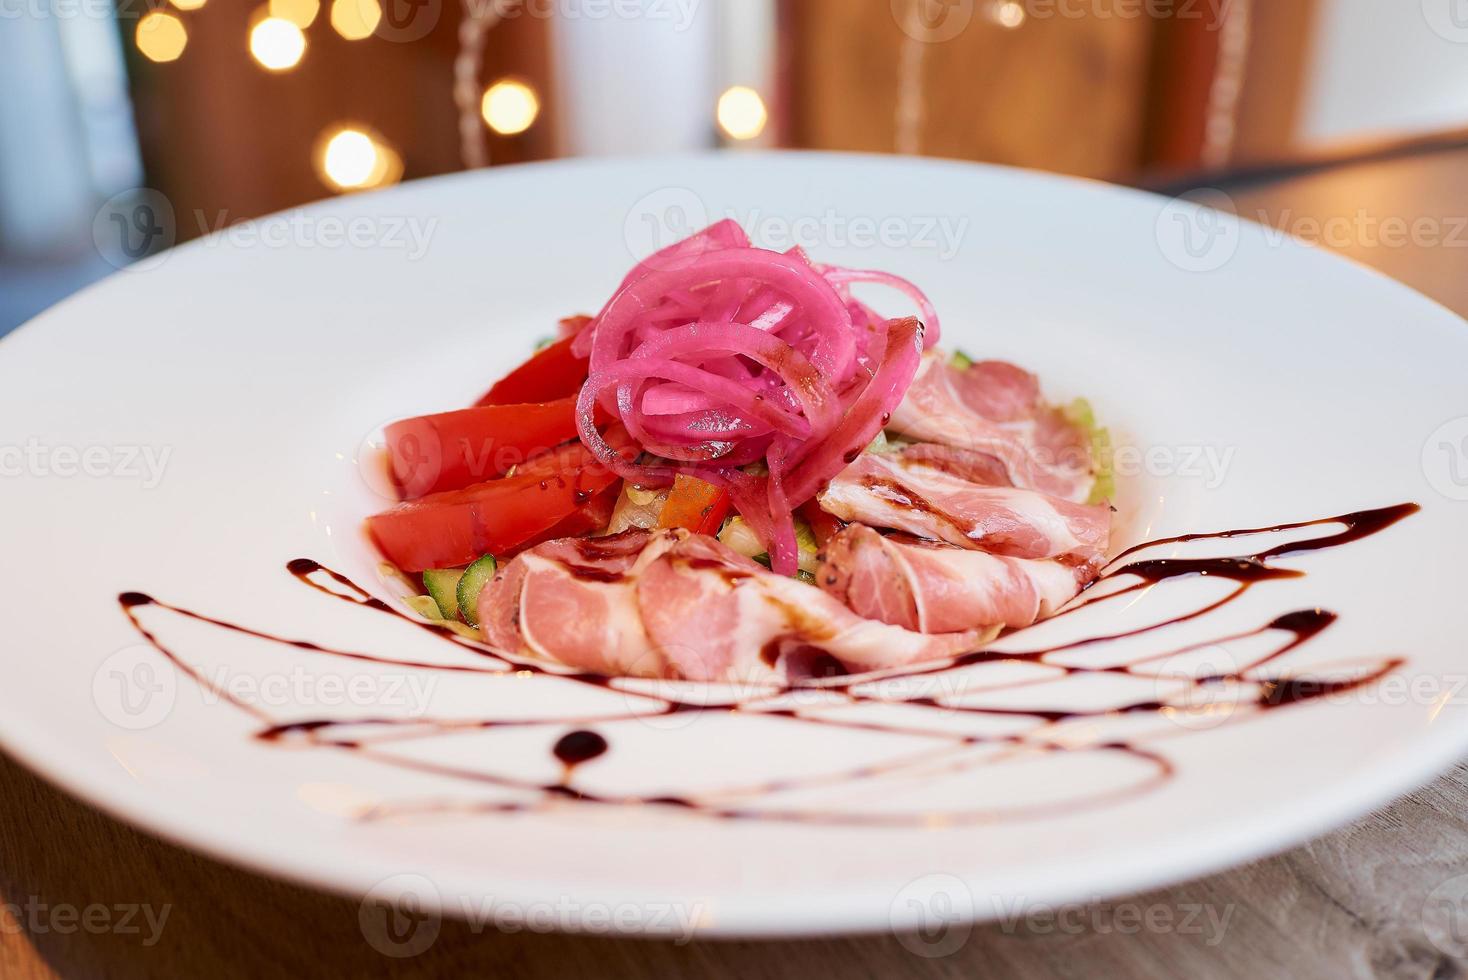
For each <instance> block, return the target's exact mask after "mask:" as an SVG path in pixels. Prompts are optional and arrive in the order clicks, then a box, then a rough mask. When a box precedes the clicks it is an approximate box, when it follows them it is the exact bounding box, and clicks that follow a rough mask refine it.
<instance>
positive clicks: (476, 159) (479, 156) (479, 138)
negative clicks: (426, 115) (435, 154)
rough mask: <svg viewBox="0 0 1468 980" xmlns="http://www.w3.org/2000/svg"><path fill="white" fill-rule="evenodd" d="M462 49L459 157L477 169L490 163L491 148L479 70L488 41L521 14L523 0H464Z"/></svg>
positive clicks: (457, 63) (457, 77)
mask: <svg viewBox="0 0 1468 980" xmlns="http://www.w3.org/2000/svg"><path fill="white" fill-rule="evenodd" d="M460 4H461V5H462V6H463V16H462V17H460V18H459V50H458V52H457V53H456V54H455V55H454V108H456V109H457V110H458V111H459V156H460V157H461V158H462V159H463V161H464V166H465V167H467V168H469V169H470V170H473V169H475V168H477V167H487V166H489V147H488V145H487V142H486V140H485V138H484V127H483V126H481V125H480V124H479V120H480V118H481V116H482V115H483V112H484V104H483V103H484V100H483V97H482V96H481V95H480V92H479V70H480V69H481V68H482V67H484V42H485V39H486V38H487V37H488V36H489V32H490V31H492V30H494V29H495V27H497V26H498V25H499V24H500V22H501V21H502V20H504V18H506V17H508V16H511V15H512V14H515V13H518V12H519V11H518V10H517V7H518V6H519V0H505V2H503V3H499V4H492V3H482V2H480V0H460Z"/></svg>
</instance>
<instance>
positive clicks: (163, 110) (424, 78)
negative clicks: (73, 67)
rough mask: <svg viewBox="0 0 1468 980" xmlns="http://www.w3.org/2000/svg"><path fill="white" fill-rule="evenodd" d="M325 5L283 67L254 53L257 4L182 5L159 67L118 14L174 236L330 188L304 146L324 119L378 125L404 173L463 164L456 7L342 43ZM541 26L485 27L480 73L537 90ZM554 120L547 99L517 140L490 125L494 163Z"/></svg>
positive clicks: (541, 146)
mask: <svg viewBox="0 0 1468 980" xmlns="http://www.w3.org/2000/svg"><path fill="white" fill-rule="evenodd" d="M329 7H330V0H323V3H322V10H321V13H320V15H318V17H317V19H316V21H315V22H314V23H313V24H312V25H311V26H310V27H309V28H308V29H307V31H306V36H307V41H308V47H307V50H306V55H305V57H304V58H303V59H302V61H301V63H300V64H299V65H298V66H297V67H296V68H295V69H294V70H292V71H289V72H285V73H281V74H272V73H270V72H267V71H265V70H264V69H262V68H261V67H260V66H259V65H257V64H256V63H255V61H254V60H253V59H252V58H251V57H250V54H249V51H248V50H247V36H248V31H249V25H250V17H251V12H252V10H253V9H254V6H253V5H251V4H248V3H245V4H241V3H234V2H217V3H210V4H208V5H206V6H205V7H204V8H202V9H200V10H197V11H192V12H188V13H184V14H181V15H180V16H181V17H182V19H183V21H184V23H185V24H186V25H187V28H188V31H189V43H188V47H187V49H186V50H185V51H184V54H183V56H182V57H181V58H180V59H179V60H177V61H175V62H172V63H169V64H153V63H152V62H149V61H146V60H145V59H143V58H142V57H141V56H140V55H138V53H137V52H136V50H135V49H134V48H133V45H132V43H131V30H132V22H130V21H129V22H124V24H123V30H124V32H125V34H126V40H127V46H128V49H129V51H130V57H129V70H130V73H131V77H132V80H133V100H134V105H135V112H136V115H137V120H138V130H139V138H140V141H141V143H142V147H143V155H144V163H145V167H146V170H147V173H148V180H149V183H150V185H151V186H153V187H155V188H157V189H158V190H161V191H162V192H163V193H164V194H166V195H167V196H168V197H169V198H170V200H171V201H172V203H173V205H174V211H175V214H176V216H177V220H178V233H179V238H180V240H182V239H186V238H190V237H195V236H197V234H198V232H199V229H198V227H197V222H196V221H195V220H194V218H193V213H194V210H195V209H202V210H203V211H205V212H206V213H207V214H208V215H210V216H215V215H218V214H219V212H221V211H228V219H229V220H230V221H235V220H239V219H243V218H249V217H255V216H258V215H261V214H266V213H269V212H272V211H276V210H279V209H281V208H287V207H292V206H295V205H299V204H303V203H305V202H308V201H312V200H317V199H320V198H323V197H326V196H328V195H329V194H330V193H331V191H330V190H329V189H328V188H327V187H326V186H324V185H323V184H322V183H321V181H320V180H319V179H318V177H317V175H316V172H315V169H314V166H313V162H312V149H313V147H314V145H315V141H316V139H317V136H318V134H319V133H320V132H321V131H322V130H323V129H325V128H327V127H329V126H330V125H332V124H333V123H338V122H359V123H364V124H366V125H368V126H371V127H373V128H374V129H376V130H378V131H379V132H380V133H381V134H382V135H383V137H384V138H385V139H386V140H388V141H389V142H390V143H392V144H393V145H394V147H395V148H396V149H397V150H398V152H399V153H400V154H401V156H402V158H403V164H404V173H403V177H404V179H411V178H414V177H426V176H431V175H433V174H440V173H445V172H450V171H454V170H458V169H460V168H461V163H460V154H459V138H458V125H457V112H456V109H455V107H454V103H453V96H452V82H453V77H452V76H453V59H454V55H455V52H456V46H457V31H458V24H459V10H460V5H459V3H458V2H456V0H442V2H441V3H440V4H436V5H435V4H432V3H430V4H429V5H428V6H427V7H426V8H419V9H420V10H422V9H427V10H430V11H432V10H433V9H435V7H436V8H437V11H438V12H437V15H436V16H435V17H434V20H433V22H432V28H431V30H429V31H428V33H427V34H426V35H424V36H422V37H420V38H418V39H417V40H412V41H394V40H388V39H385V38H384V37H381V36H374V37H369V38H366V39H364V40H360V41H347V40H345V39H343V38H342V37H340V36H339V35H337V34H336V32H335V31H333V30H332V28H331V26H330V24H329V23H328V22H327V17H328V10H329ZM547 31H548V26H547V21H546V20H545V19H544V18H533V17H528V16H522V17H518V18H515V19H513V20H509V21H506V22H504V23H503V24H501V25H500V26H499V27H498V28H496V29H495V30H494V31H492V32H490V34H489V38H488V46H487V51H486V58H485V64H486V68H485V71H484V75H485V80H486V81H487V80H489V79H491V78H494V77H498V76H500V75H502V74H519V75H524V76H526V77H529V78H531V79H532V80H534V81H536V82H537V83H538V86H539V87H540V88H541V90H542V92H543V93H544V92H545V89H546V86H547V85H548V84H549V70H548V65H549V60H548V59H549V53H548V51H549V46H548V44H547V43H546V41H547V36H548V34H547ZM383 32H384V28H382V27H379V34H381V33H383ZM545 101H549V100H545ZM553 122H554V120H553V119H551V118H549V108H547V111H545V112H543V113H542V117H541V119H540V120H539V122H537V124H536V125H535V126H534V127H533V128H532V129H531V130H530V131H529V132H527V133H525V134H523V135H521V136H518V137H513V138H503V137H495V136H493V134H488V132H487V131H486V134H487V135H488V136H489V138H490V139H491V141H492V142H491V155H492V158H493V160H494V162H496V163H510V162H519V161H522V160H527V159H538V158H541V157H546V156H549V155H551V152H552V149H553V139H552V133H553V130H554V126H553ZM211 220H213V218H212V217H211Z"/></svg>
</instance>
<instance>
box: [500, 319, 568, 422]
mask: <svg viewBox="0 0 1468 980" xmlns="http://www.w3.org/2000/svg"><path fill="white" fill-rule="evenodd" d="M577 320H584V321H586V322H590V320H591V318H590V317H572V318H570V320H562V321H561V325H562V328H563V329H569V328H567V327H566V324H567V323H569V322H573V321H577ZM582 325H583V326H584V325H585V324H584V323H583V324H582ZM577 332H578V333H579V332H580V331H579V330H578V331H577ZM575 339H576V334H575V333H572V334H570V335H569V336H567V337H563V338H562V339H560V340H558V341H556V342H555V343H553V344H551V345H550V346H549V347H544V348H541V349H540V350H538V351H536V352H535V355H534V356H533V357H531V358H530V360H528V361H526V362H525V363H524V364H522V365H520V366H519V367H517V368H515V370H513V371H511V372H510V373H509V374H507V375H505V376H504V377H503V378H501V379H500V380H499V381H497V382H495V385H494V387H493V388H491V389H489V391H488V392H486V393H485V395H484V397H483V398H481V399H479V401H478V402H476V404H478V405H513V404H517V403H520V402H547V401H553V400H555V399H557V398H566V397H568V396H571V395H575V394H576V393H577V392H579V391H580V390H581V386H582V385H583V384H585V383H586V374H587V365H588V364H589V363H590V358H586V357H577V356H576V355H574V354H572V353H571V342H572V341H573V340H575Z"/></svg>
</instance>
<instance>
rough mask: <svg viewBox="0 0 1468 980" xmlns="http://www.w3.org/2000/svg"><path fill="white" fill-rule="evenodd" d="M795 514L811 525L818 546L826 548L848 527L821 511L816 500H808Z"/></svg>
mask: <svg viewBox="0 0 1468 980" xmlns="http://www.w3.org/2000/svg"><path fill="white" fill-rule="evenodd" d="M795 513H796V514H798V515H799V516H800V517H802V518H804V519H805V522H806V523H807V524H809V525H810V529H811V531H812V532H813V533H814V534H815V536H816V546H817V547H820V548H824V547H825V546H826V542H828V541H830V540H831V539H832V538H834V537H835V536H836V535H838V534H840V533H841V529H842V528H844V527H845V526H846V525H845V524H844V523H843V522H842V521H841V520H839V519H837V518H836V517H833V516H832V515H830V514H827V513H826V512H825V511H823V510H821V505H820V504H818V503H816V502H815V501H814V500H807V501H806V502H805V503H803V504H801V505H800V506H799V507H797V508H796V510H795Z"/></svg>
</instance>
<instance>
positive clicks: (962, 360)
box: [948, 350, 974, 371]
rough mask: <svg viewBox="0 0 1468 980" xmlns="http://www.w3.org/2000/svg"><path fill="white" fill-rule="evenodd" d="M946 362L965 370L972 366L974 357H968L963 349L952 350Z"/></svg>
mask: <svg viewBox="0 0 1468 980" xmlns="http://www.w3.org/2000/svg"><path fill="white" fill-rule="evenodd" d="M948 363H949V364H951V365H953V366H954V367H956V368H958V370H960V371H967V370H968V369H969V368H971V367H973V366H974V359H973V358H972V357H969V356H968V355H967V354H965V353H964V352H963V351H961V350H956V351H954V352H953V356H952V357H950V358H949V359H948Z"/></svg>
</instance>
